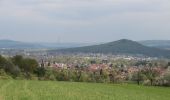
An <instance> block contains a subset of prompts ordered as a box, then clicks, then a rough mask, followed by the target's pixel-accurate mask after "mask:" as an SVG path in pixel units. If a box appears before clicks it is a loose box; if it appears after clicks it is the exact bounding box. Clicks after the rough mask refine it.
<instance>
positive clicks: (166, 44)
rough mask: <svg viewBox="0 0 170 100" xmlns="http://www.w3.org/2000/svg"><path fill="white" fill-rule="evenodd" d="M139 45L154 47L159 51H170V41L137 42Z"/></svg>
mask: <svg viewBox="0 0 170 100" xmlns="http://www.w3.org/2000/svg"><path fill="white" fill-rule="evenodd" d="M139 43H141V44H143V45H145V46H150V47H156V48H160V49H170V40H144V41H139Z"/></svg>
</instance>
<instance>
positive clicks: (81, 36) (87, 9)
mask: <svg viewBox="0 0 170 100" xmlns="http://www.w3.org/2000/svg"><path fill="white" fill-rule="evenodd" d="M122 38H126V39H132V40H151V39H157V40H165V39H168V40H170V0H0V39H12V40H18V41H26V42H59V41H60V42H108V41H114V40H118V39H122Z"/></svg>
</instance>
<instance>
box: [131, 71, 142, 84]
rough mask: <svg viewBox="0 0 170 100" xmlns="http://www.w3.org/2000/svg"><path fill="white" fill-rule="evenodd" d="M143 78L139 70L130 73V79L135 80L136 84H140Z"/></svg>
mask: <svg viewBox="0 0 170 100" xmlns="http://www.w3.org/2000/svg"><path fill="white" fill-rule="evenodd" d="M143 79H144V75H143V74H142V72H141V71H140V70H138V71H137V72H134V73H133V75H132V81H136V82H137V84H138V85H140V82H141V81H143Z"/></svg>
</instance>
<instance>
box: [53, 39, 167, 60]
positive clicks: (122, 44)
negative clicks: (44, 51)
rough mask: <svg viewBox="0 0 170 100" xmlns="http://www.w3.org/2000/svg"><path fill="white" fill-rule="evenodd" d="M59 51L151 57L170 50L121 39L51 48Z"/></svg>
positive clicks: (163, 54) (163, 55) (164, 55)
mask: <svg viewBox="0 0 170 100" xmlns="http://www.w3.org/2000/svg"><path fill="white" fill-rule="evenodd" d="M50 52H61V53H104V54H108V53H112V54H142V55H146V56H151V57H170V51H168V50H162V49H158V48H153V47H147V46H144V45H142V44H140V43H138V42H135V41H131V40H127V39H122V40H118V41H114V42H110V43H105V44H100V45H92V46H85V47H78V48H69V49H60V50H53V51H50Z"/></svg>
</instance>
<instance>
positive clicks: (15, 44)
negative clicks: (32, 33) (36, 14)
mask: <svg viewBox="0 0 170 100" xmlns="http://www.w3.org/2000/svg"><path fill="white" fill-rule="evenodd" d="M42 47H43V46H42V45H39V44H33V43H25V42H19V41H13V40H0V48H15V49H23V48H42Z"/></svg>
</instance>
